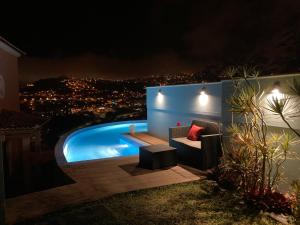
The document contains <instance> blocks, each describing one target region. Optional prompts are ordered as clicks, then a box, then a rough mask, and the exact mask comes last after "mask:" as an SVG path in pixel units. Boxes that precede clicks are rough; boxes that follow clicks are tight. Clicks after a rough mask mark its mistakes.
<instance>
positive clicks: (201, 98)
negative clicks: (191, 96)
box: [199, 87, 208, 106]
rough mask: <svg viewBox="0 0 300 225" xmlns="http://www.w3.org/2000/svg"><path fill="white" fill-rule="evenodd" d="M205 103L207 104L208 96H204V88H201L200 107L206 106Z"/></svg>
mask: <svg viewBox="0 0 300 225" xmlns="http://www.w3.org/2000/svg"><path fill="white" fill-rule="evenodd" d="M207 103H208V95H207V94H206V88H205V87H203V88H202V89H201V92H200V95H199V104H200V106H206V105H207Z"/></svg>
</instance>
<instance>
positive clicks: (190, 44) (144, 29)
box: [0, 0, 300, 80]
mask: <svg viewBox="0 0 300 225" xmlns="http://www.w3.org/2000/svg"><path fill="white" fill-rule="evenodd" d="M97 3H98V4H95V5H93V4H92V3H91V2H88V1H81V2H80V3H75V1H72V2H70V3H69V4H67V5H62V4H54V3H51V4H47V3H45V2H42V1H40V3H39V4H35V5H34V7H33V6H29V4H27V3H26V4H27V5H23V6H22V5H18V7H17V8H16V7H12V6H10V7H7V10H5V12H3V13H1V17H2V18H1V21H2V23H1V33H0V35H1V36H3V37H4V38H6V39H7V40H9V41H10V42H12V43H13V44H15V45H16V46H17V47H19V48H20V49H22V50H24V51H25V52H26V53H27V55H26V56H24V57H23V58H22V59H21V60H20V68H19V70H20V72H19V73H20V75H21V79H22V80H32V79H40V78H45V77H51V76H62V75H67V76H71V75H73V76H79V77H80V76H85V75H89V76H91V75H93V76H99V77H103V78H109V79H127V78H131V77H143V76H148V75H152V74H166V73H176V72H199V71H200V72H201V71H207V70H208V69H209V70H211V71H210V72H211V74H212V76H213V75H214V74H216V73H218V72H219V71H220V70H222V68H224V67H226V66H228V65H237V64H239V65H245V64H253V65H258V66H260V67H261V68H262V69H263V71H265V72H266V73H281V72H297V71H299V67H300V60H299V59H300V3H299V1H297V0H281V1H278V0H264V1H261V0H251V1H250V0H249V1H247V0H244V1H241V0H235V1H233V0H228V1H224V0H210V1H200V0H197V1H196V0H195V1H183V0H181V1H179V0H154V1H146V0H145V1H144V0H140V1H97ZM18 4H19V3H18ZM11 17H15V18H16V19H15V20H13V19H8V18H11ZM298 33H299V34H298Z"/></svg>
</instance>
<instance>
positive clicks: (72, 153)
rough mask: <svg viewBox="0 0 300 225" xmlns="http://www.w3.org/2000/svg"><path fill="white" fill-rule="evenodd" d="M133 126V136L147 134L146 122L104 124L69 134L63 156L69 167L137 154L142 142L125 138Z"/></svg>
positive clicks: (65, 141)
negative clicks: (74, 164) (75, 164)
mask: <svg viewBox="0 0 300 225" xmlns="http://www.w3.org/2000/svg"><path fill="white" fill-rule="evenodd" d="M132 125H134V130H135V132H146V131H148V125H147V121H145V120H135V121H123V122H115V123H106V124H100V125H95V126H90V127H86V128H82V129H79V130H77V131H74V132H72V133H71V134H69V135H68V136H67V137H66V138H65V140H64V144H63V146H62V147H63V149H62V151H63V155H64V158H65V160H66V162H68V163H72V162H81V161H87V160H96V159H106V158H112V157H120V156H132V155H136V154H138V151H139V147H140V146H143V145H146V143H144V142H142V141H138V140H136V139H133V138H130V137H129V136H126V135H125V134H126V133H129V132H130V127H131V126H132Z"/></svg>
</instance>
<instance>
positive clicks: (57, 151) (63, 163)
mask: <svg viewBox="0 0 300 225" xmlns="http://www.w3.org/2000/svg"><path fill="white" fill-rule="evenodd" d="M126 122H128V123H131V122H132V123H134V122H136V123H147V124H148V122H147V120H124V121H118V122H109V123H102V124H96V125H92V126H81V127H77V128H74V129H72V130H70V131H68V132H66V133H64V134H63V135H61V136H60V138H59V139H58V141H57V143H56V145H55V148H54V156H55V160H56V163H57V165H58V166H59V167H60V168H61V169H63V168H69V167H71V166H72V165H79V164H87V163H93V162H97V161H103V160H105V161H106V160H118V159H120V158H124V157H136V156H137V155H132V156H117V157H111V158H104V159H92V160H83V161H78V162H68V161H67V160H66V157H65V155H64V153H63V151H64V144H65V141H66V140H67V138H69V137H70V136H71V135H72V134H74V133H77V132H78V131H80V130H84V129H91V128H92V127H104V126H107V125H117V124H122V123H126ZM124 134H125V133H124ZM124 134H123V135H124ZM130 138H132V139H133V140H135V141H137V142H143V141H141V140H139V139H137V138H134V137H132V136H130ZM143 143H145V144H148V143H146V142H143Z"/></svg>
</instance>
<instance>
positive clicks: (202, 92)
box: [200, 87, 206, 95]
mask: <svg viewBox="0 0 300 225" xmlns="http://www.w3.org/2000/svg"><path fill="white" fill-rule="evenodd" d="M205 94H206V87H202V88H201V91H200V95H205Z"/></svg>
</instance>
